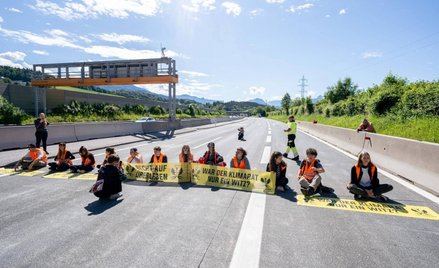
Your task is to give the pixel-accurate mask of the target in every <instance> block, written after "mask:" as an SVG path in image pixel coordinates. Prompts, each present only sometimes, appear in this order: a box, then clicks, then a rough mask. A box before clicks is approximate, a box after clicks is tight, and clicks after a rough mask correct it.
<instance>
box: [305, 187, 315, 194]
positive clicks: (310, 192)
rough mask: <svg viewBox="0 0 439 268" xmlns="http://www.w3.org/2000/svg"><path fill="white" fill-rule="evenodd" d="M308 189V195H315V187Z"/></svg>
mask: <svg viewBox="0 0 439 268" xmlns="http://www.w3.org/2000/svg"><path fill="white" fill-rule="evenodd" d="M306 191H307V193H308V195H313V194H315V193H316V192H315V190H314V188H312V187H309V188H308V189H307V190H306Z"/></svg>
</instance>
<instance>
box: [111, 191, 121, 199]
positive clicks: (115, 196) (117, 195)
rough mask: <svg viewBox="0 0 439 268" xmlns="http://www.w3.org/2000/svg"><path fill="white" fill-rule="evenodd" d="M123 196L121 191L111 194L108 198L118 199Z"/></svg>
mask: <svg viewBox="0 0 439 268" xmlns="http://www.w3.org/2000/svg"><path fill="white" fill-rule="evenodd" d="M121 196H122V194H121V193H117V194H112V195H110V197H108V199H111V200H114V199H118V198H119V197H121Z"/></svg>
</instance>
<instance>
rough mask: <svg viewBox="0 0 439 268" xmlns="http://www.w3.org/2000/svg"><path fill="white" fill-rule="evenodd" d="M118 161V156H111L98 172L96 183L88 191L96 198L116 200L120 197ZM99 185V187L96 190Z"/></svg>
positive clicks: (120, 176)
mask: <svg viewBox="0 0 439 268" xmlns="http://www.w3.org/2000/svg"><path fill="white" fill-rule="evenodd" d="M119 161H120V158H119V156H117V155H114V154H112V155H110V156H109V157H108V162H107V164H106V165H105V166H103V167H102V168H101V169H100V170H99V173H98V178H97V180H96V183H95V185H93V187H92V189H91V190H90V191H91V192H93V193H94V195H95V196H96V197H99V198H109V199H117V198H118V197H120V196H122V194H121V193H120V192H122V182H121V178H122V172H121V171H120V170H119V168H118V167H117V166H118V165H119ZM99 184H101V186H100V187H99V188H98V185H99Z"/></svg>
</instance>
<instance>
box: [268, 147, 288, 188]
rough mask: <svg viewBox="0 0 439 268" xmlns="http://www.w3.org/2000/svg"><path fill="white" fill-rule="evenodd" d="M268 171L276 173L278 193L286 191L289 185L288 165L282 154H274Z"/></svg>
mask: <svg viewBox="0 0 439 268" xmlns="http://www.w3.org/2000/svg"><path fill="white" fill-rule="evenodd" d="M267 171H269V172H274V173H276V191H281V192H283V191H286V190H287V184H288V179H287V177H286V175H287V164H286V163H285V162H284V161H283V158H282V153H281V152H273V154H272V155H271V157H270V162H269V163H268V165H267Z"/></svg>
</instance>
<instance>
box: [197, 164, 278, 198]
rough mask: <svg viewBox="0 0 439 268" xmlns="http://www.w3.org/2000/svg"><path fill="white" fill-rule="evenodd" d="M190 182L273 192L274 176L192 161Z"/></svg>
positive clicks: (269, 173) (268, 173)
mask: <svg viewBox="0 0 439 268" xmlns="http://www.w3.org/2000/svg"><path fill="white" fill-rule="evenodd" d="M191 173H192V182H193V183H195V184H198V185H209V186H214V187H221V188H228V189H235V190H243V191H249V192H258V193H266V194H274V191H275V188H276V187H275V186H276V176H275V174H274V173H272V172H262V171H256V170H248V169H238V168H226V167H218V166H211V165H203V164H198V163H192V166H191Z"/></svg>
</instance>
